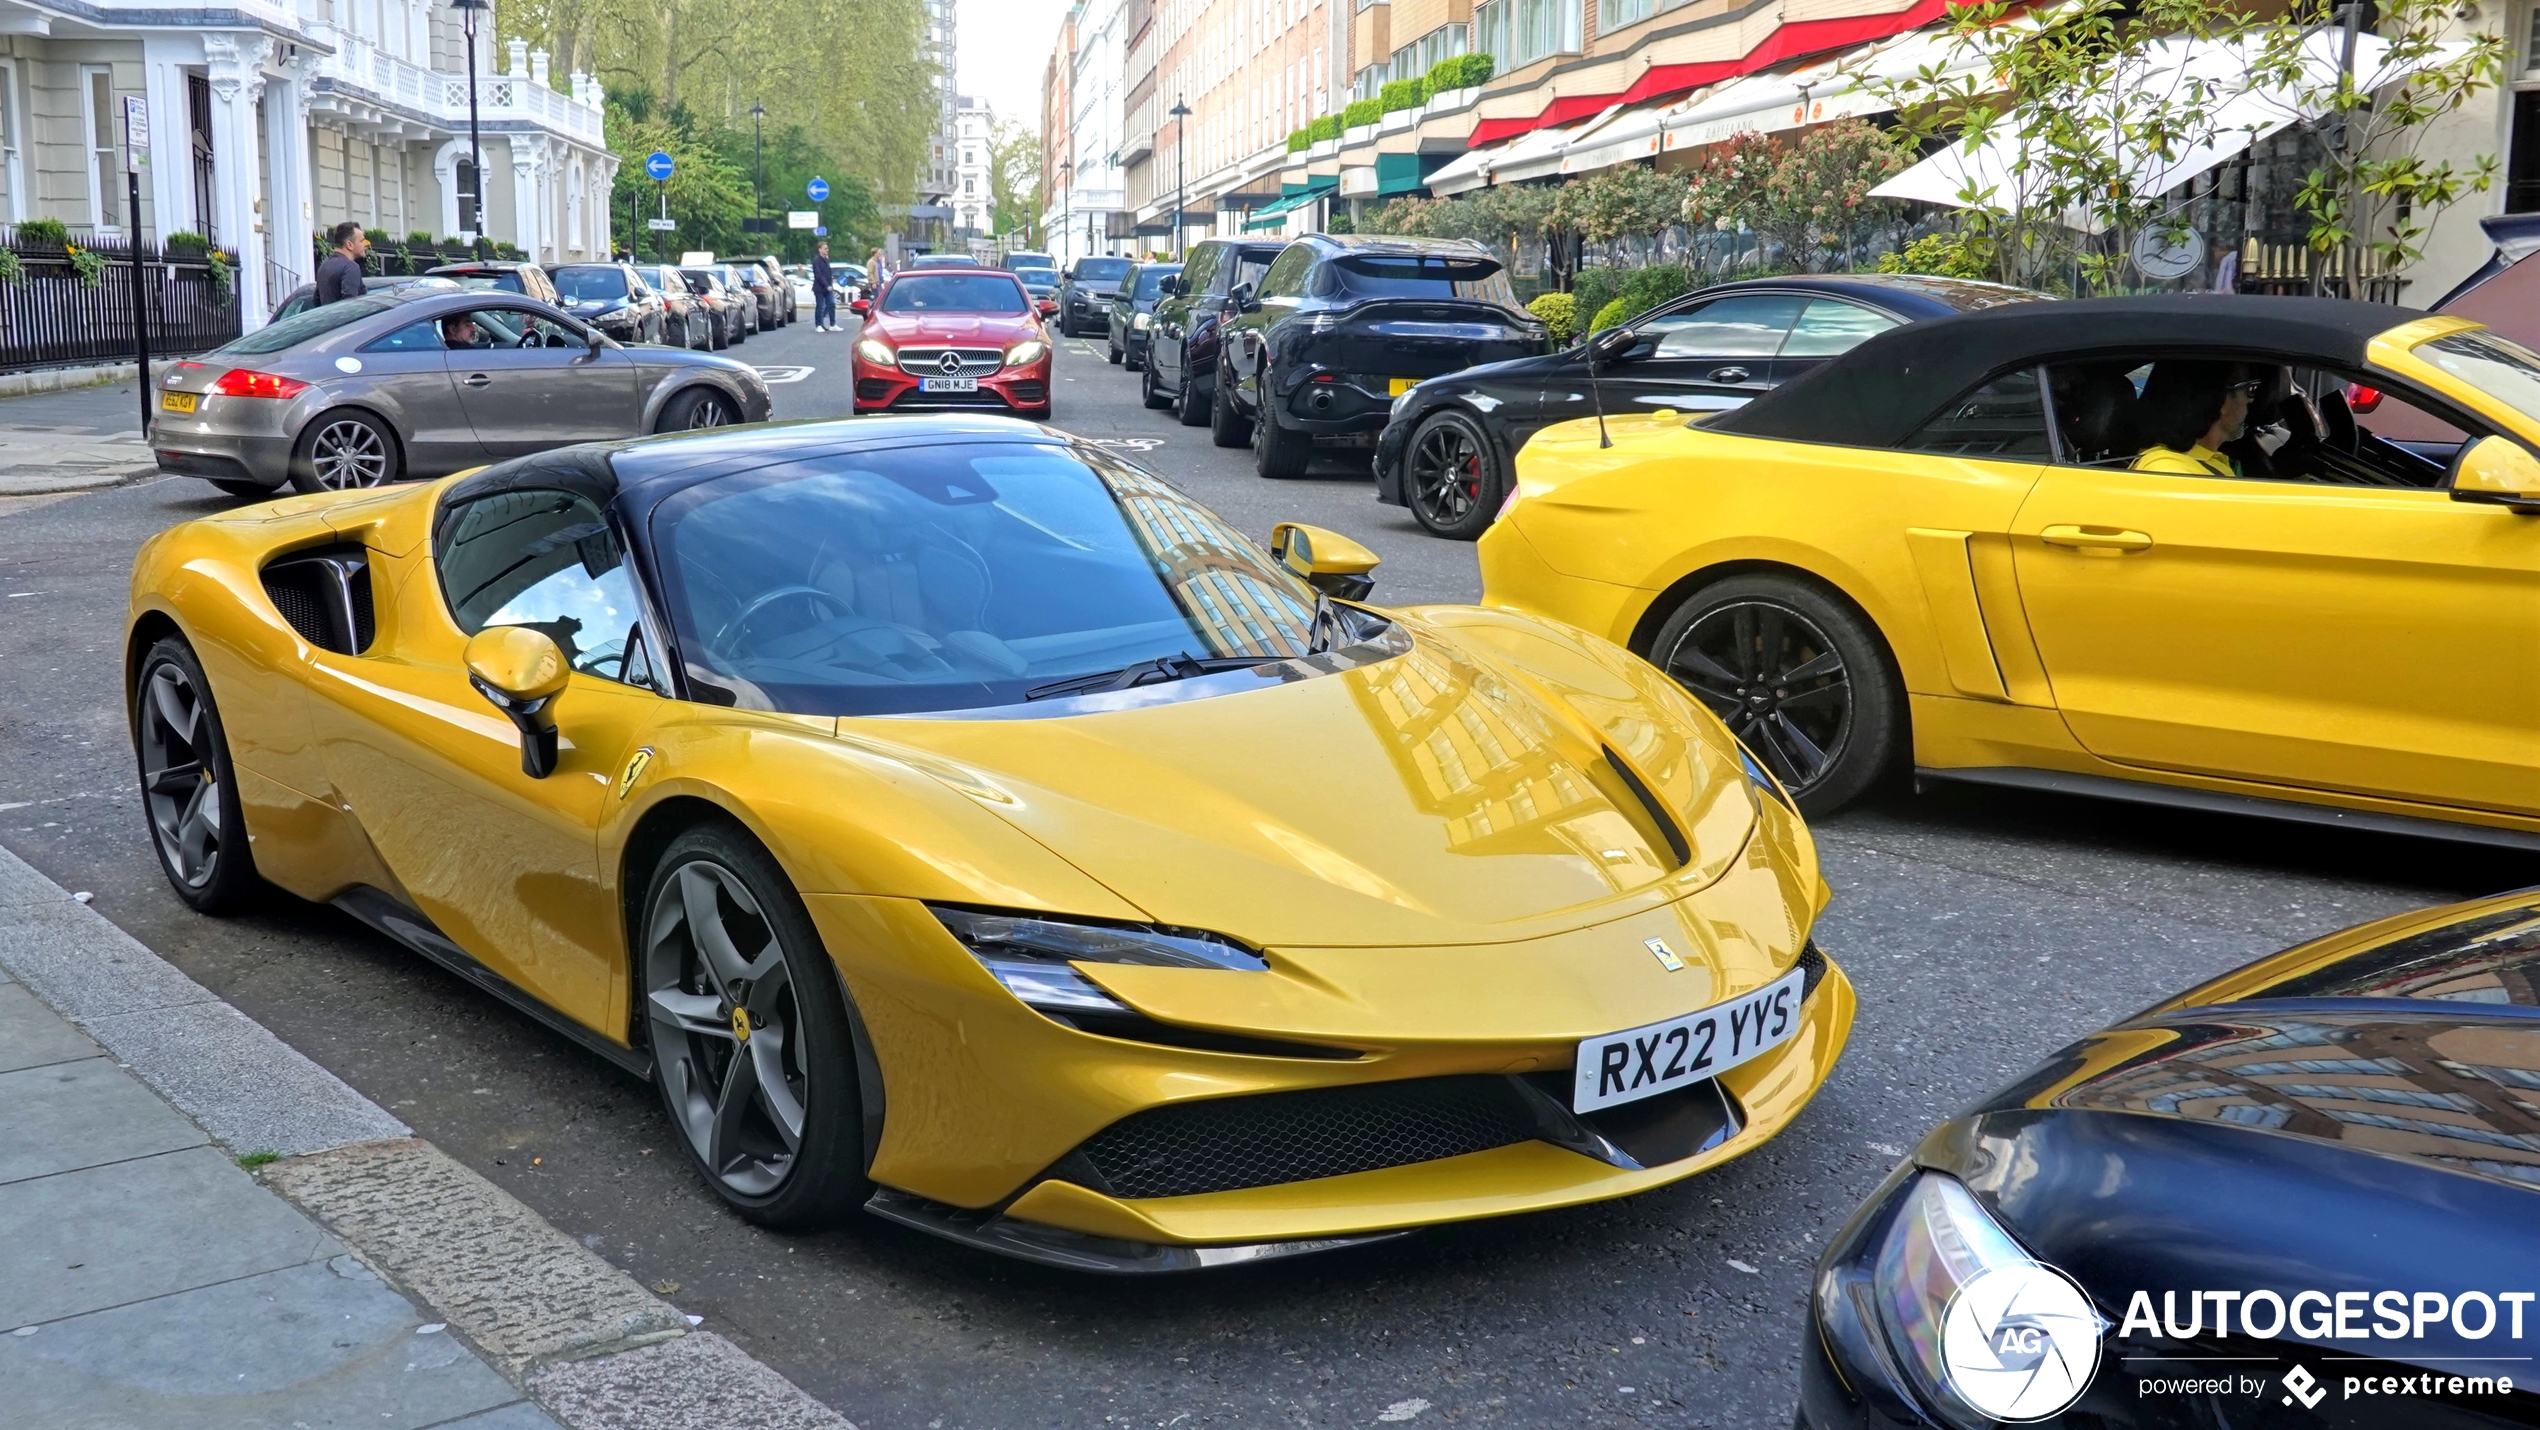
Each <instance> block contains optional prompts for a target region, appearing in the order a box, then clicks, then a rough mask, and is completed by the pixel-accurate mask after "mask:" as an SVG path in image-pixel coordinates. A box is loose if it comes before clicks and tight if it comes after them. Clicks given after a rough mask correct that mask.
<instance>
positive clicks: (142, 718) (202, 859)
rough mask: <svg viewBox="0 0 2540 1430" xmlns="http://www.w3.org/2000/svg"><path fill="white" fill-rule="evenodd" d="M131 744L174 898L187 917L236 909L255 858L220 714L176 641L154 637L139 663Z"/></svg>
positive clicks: (188, 653) (250, 881) (251, 880)
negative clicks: (249, 846) (189, 913)
mask: <svg viewBox="0 0 2540 1430" xmlns="http://www.w3.org/2000/svg"><path fill="white" fill-rule="evenodd" d="M132 744H133V752H134V753H135V754H136V755H138V756H139V757H140V762H141V806H142V812H143V813H144V815H146V816H147V817H148V819H149V822H150V844H151V847H152V848H154V849H156V850H157V851H158V854H159V868H160V869H161V870H163V871H165V872H166V874H167V876H168V882H169V883H170V884H173V885H175V886H176V896H177V897H178V898H180V899H183V900H184V901H185V902H186V905H187V907H189V908H192V909H193V910H194V911H195V912H197V913H205V914H217V913H225V912H228V911H230V910H232V909H235V908H237V907H238V906H239V905H240V904H241V903H242V902H243V901H244V900H245V899H246V898H247V896H248V894H249V893H250V892H251V891H252V890H253V889H254V888H255V887H256V884H257V879H256V860H255V856H254V855H253V854H251V853H249V852H248V849H247V820H246V817H245V816H244V815H243V814H241V813H240V812H239V807H238V780H237V774H236V771H235V770H233V769H232V768H231V766H230V761H229V740H228V737H227V736H226V735H225V734H224V733H223V731H222V729H221V721H220V711H219V710H218V709H216V708H214V706H213V704H212V688H211V685H210V683H209V682H208V681H206V680H205V679H204V678H203V667H202V665H201V664H200V663H199V662H198V661H196V660H195V659H194V648H193V647H192V646H190V645H187V644H186V643H185V639H184V638H183V637H182V636H167V637H164V638H163V639H161V640H160V641H159V643H158V644H156V645H154V646H152V647H150V653H149V654H148V655H147V656H145V657H143V658H142V661H141V679H140V680H139V681H138V682H136V683H135V685H134V686H133V698H132Z"/></svg>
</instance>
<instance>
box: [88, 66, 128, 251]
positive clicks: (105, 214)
mask: <svg viewBox="0 0 2540 1430" xmlns="http://www.w3.org/2000/svg"><path fill="white" fill-rule="evenodd" d="M79 78H80V92H79V97H80V109H81V111H82V113H81V119H82V120H83V128H84V130H85V132H86V133H87V135H88V151H89V164H88V212H89V213H90V214H91V215H93V218H92V219H91V222H92V223H93V224H94V225H95V226H96V227H97V228H98V229H99V230H100V231H104V230H108V229H118V228H121V227H122V226H123V197H124V193H123V190H124V183H123V162H122V158H121V156H120V155H119V154H117V152H116V145H115V76H114V71H112V70H110V69H107V68H106V67H105V66H104V65H87V66H83V67H82V68H81V70H80V76H79Z"/></svg>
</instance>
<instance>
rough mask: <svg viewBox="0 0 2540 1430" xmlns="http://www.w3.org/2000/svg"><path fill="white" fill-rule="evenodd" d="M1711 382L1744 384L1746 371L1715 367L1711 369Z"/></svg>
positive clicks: (1740, 368) (1735, 368) (1739, 368)
mask: <svg viewBox="0 0 2540 1430" xmlns="http://www.w3.org/2000/svg"><path fill="white" fill-rule="evenodd" d="M1711 380H1712V381H1713V382H1744V381H1746V369H1744V368H1742V367H1715V368H1713V369H1711Z"/></svg>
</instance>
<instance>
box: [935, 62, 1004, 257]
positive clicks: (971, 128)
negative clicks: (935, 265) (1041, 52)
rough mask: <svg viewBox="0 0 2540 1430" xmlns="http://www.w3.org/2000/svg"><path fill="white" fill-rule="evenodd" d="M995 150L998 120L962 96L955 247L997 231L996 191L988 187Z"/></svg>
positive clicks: (956, 135) (956, 145) (953, 200)
mask: <svg viewBox="0 0 2540 1430" xmlns="http://www.w3.org/2000/svg"><path fill="white" fill-rule="evenodd" d="M995 147H996V116H995V115H994V114H991V113H989V111H988V106H986V105H985V104H982V103H980V102H979V101H978V100H976V99H973V98H971V97H970V96H969V95H966V94H965V95H963V96H961V103H960V107H959V111H958V117H957V118H956V119H955V120H954V121H953V144H952V151H953V152H952V161H953V168H952V193H951V196H950V197H949V198H947V199H946V200H945V202H946V203H947V204H949V205H951V207H952V213H953V240H954V242H956V243H964V242H968V241H970V240H972V239H984V238H987V237H989V236H990V235H991V234H993V233H994V232H995V229H996V190H995V189H994V188H993V187H991V186H990V183H989V178H988V174H989V169H990V159H991V157H992V155H993V152H994V150H995Z"/></svg>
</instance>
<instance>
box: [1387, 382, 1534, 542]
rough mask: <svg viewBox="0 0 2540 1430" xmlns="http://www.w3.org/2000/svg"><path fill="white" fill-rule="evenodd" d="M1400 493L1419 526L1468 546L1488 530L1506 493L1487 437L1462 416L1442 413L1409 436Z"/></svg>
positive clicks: (1476, 425) (1475, 425) (1505, 485)
mask: <svg viewBox="0 0 2540 1430" xmlns="http://www.w3.org/2000/svg"><path fill="white" fill-rule="evenodd" d="M1402 494H1403V497H1404V498H1405V499H1406V500H1408V501H1409V502H1410V503H1411V515H1412V516H1413V518H1414V519H1416V520H1417V521H1418V522H1419V523H1420V524H1421V525H1422V526H1424V527H1427V528H1428V529H1429V530H1430V531H1431V532H1433V533H1435V534H1437V535H1439V536H1444V537H1450V538H1452V539H1454V540H1457V541H1471V540H1473V539H1475V538H1476V537H1479V536H1480V535H1481V534H1482V533H1483V532H1485V531H1487V530H1489V529H1490V524H1491V522H1492V521H1493V520H1495V519H1496V518H1497V517H1498V515H1499V508H1500V504H1501V503H1502V502H1503V501H1505V500H1507V496H1508V488H1507V480H1506V478H1505V477H1504V476H1503V475H1502V472H1501V463H1500V460H1499V453H1498V452H1497V450H1496V449H1495V448H1493V446H1492V445H1491V440H1490V436H1489V434H1488V433H1485V432H1484V431H1483V430H1482V429H1481V425H1480V424H1479V423H1476V422H1475V421H1474V420H1473V419H1472V418H1470V417H1467V416H1465V415H1464V414H1463V413H1461V412H1441V413H1438V414H1437V415H1436V416H1434V417H1431V418H1430V419H1429V420H1428V421H1426V422H1423V423H1421V424H1420V426H1419V428H1418V430H1416V431H1414V432H1413V433H1412V434H1411V445H1410V447H1409V448H1408V449H1407V450H1406V451H1404V453H1403V454H1402Z"/></svg>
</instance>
